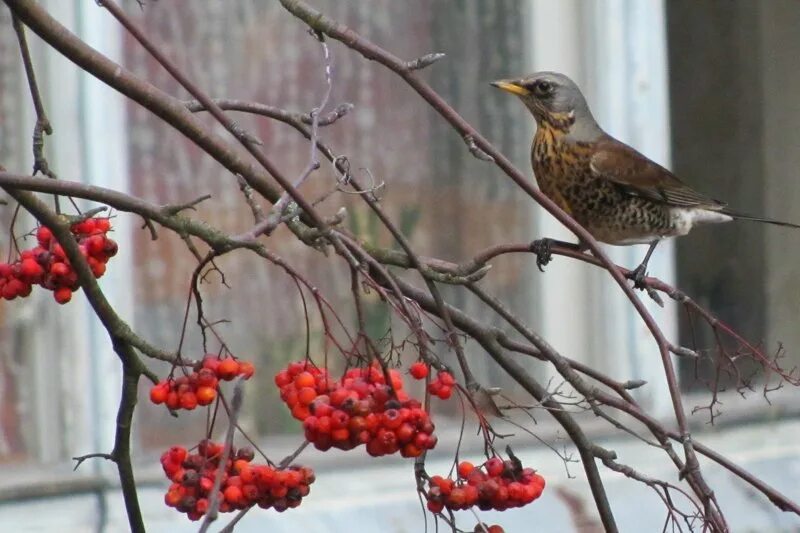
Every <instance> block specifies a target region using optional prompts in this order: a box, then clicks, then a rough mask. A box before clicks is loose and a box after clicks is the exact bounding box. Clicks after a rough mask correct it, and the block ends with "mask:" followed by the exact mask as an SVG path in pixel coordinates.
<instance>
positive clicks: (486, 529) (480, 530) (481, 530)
mask: <svg viewBox="0 0 800 533" xmlns="http://www.w3.org/2000/svg"><path fill="white" fill-rule="evenodd" d="M505 531H506V530H505V529H503V528H502V526H498V525H497V524H494V525H492V526H487V525H486V524H475V529H473V530H472V532H473V533H505Z"/></svg>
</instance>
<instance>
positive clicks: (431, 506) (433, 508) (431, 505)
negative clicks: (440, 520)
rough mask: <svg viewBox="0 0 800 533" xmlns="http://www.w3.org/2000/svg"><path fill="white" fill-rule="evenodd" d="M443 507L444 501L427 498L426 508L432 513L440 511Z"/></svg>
mask: <svg viewBox="0 0 800 533" xmlns="http://www.w3.org/2000/svg"><path fill="white" fill-rule="evenodd" d="M443 509H444V503H442V502H439V501H435V500H428V510H429V511H430V512H432V513H441V512H442V510H443Z"/></svg>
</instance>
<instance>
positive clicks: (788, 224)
mask: <svg viewBox="0 0 800 533" xmlns="http://www.w3.org/2000/svg"><path fill="white" fill-rule="evenodd" d="M721 213H723V214H725V215H728V216H731V217H733V218H735V219H738V220H751V221H753V222H764V223H766V224H775V225H776V226H786V227H788V228H800V224H792V223H791V222H784V221H782V220H775V219H774V218H766V217H754V216H753V215H746V214H744V213H737V212H736V211H729V210H727V209H723V210H722V211H721Z"/></svg>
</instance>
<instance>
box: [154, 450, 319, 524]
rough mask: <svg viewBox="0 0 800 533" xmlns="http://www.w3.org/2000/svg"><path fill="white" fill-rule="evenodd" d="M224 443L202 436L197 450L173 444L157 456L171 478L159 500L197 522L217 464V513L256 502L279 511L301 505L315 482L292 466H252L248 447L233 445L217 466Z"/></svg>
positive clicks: (207, 499) (306, 472) (304, 470)
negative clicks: (218, 475)
mask: <svg viewBox="0 0 800 533" xmlns="http://www.w3.org/2000/svg"><path fill="white" fill-rule="evenodd" d="M222 452H223V445H222V444H218V443H215V442H212V441H210V440H207V439H206V440H203V441H200V443H199V444H198V446H197V453H189V451H188V450H187V449H186V448H183V447H181V446H173V447H172V448H170V449H169V450H167V451H166V452H164V454H163V455H162V456H161V466H162V468H163V469H164V473H165V474H166V475H167V478H169V479H170V480H171V481H172V484H171V485H170V486H169V489H168V490H167V493H166V494H165V495H164V502H165V503H166V504H167V505H168V506H169V507H174V508H176V509H177V510H178V511H180V512H182V513H186V515H187V516H188V517H189V518H190V519H191V520H199V519H200V518H201V517H202V516H203V515H204V514H205V513H206V512H207V511H208V507H209V502H210V494H211V491H212V490H213V488H214V480H215V479H216V476H217V472H218V470H219V469H220V468H222V469H223V472H222V483H221V484H220V487H219V493H218V494H217V498H218V501H219V511H220V512H222V513H227V512H231V511H235V510H239V509H245V508H247V507H250V506H252V505H258V506H259V507H261V508H262V509H269V508H270V507H272V508H274V509H275V510H276V511H278V512H282V511H285V510H286V509H290V508H294V507H297V506H298V505H300V502H301V501H302V499H303V497H304V496H307V495H308V493H309V491H310V488H309V485H311V484H312V483H313V482H314V479H315V477H314V471H313V470H311V469H310V468H308V467H305V466H296V465H292V466H290V467H289V468H286V469H283V470H279V469H275V468H273V467H271V466H268V465H255V464H251V462H252V460H253V457H254V453H253V449H252V448H249V447H242V448H239V449H238V450H236V449H235V448H232V449H231V451H230V453H229V455H228V457H229V458H228V461H227V462H226V463H225V464H224V465H220V460H221V458H222Z"/></svg>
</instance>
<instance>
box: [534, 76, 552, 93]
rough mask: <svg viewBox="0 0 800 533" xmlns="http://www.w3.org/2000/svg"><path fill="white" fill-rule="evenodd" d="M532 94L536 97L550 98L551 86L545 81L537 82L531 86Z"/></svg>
mask: <svg viewBox="0 0 800 533" xmlns="http://www.w3.org/2000/svg"><path fill="white" fill-rule="evenodd" d="M533 92H534V93H536V95H537V96H550V95H551V94H552V93H553V84H552V83H550V82H549V81H546V80H539V81H537V82H536V83H534V84H533Z"/></svg>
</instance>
